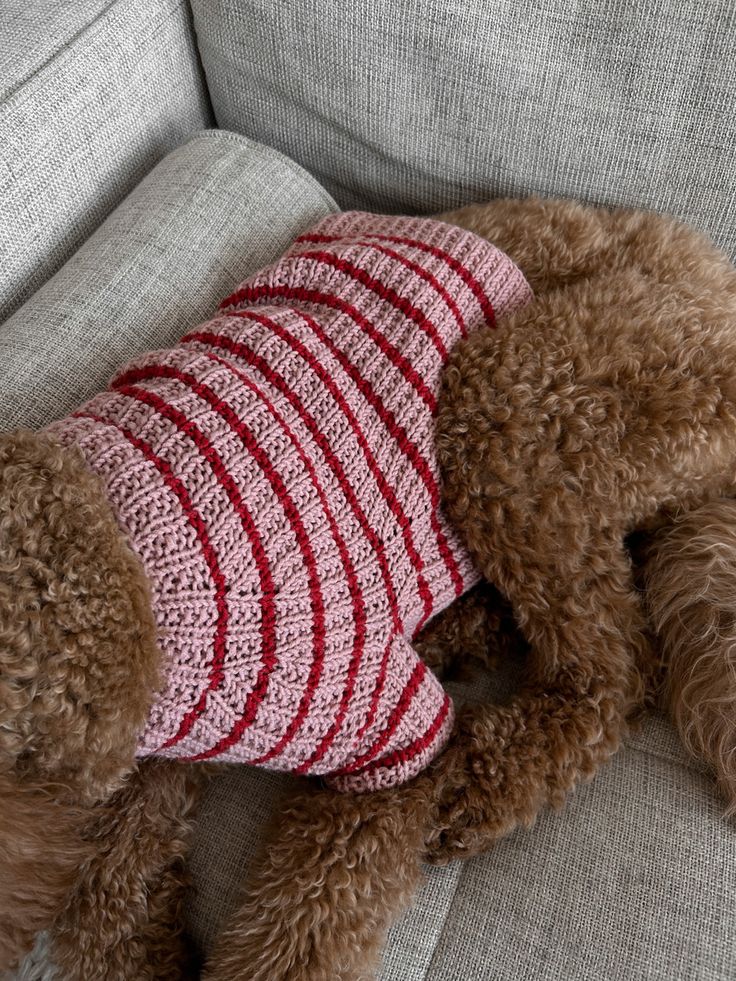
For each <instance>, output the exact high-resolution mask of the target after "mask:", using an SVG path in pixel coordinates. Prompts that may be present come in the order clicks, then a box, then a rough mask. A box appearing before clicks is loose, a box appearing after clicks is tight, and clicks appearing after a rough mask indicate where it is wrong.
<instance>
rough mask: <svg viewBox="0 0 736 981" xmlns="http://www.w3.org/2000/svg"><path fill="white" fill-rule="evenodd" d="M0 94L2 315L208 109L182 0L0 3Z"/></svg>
mask: <svg viewBox="0 0 736 981" xmlns="http://www.w3.org/2000/svg"><path fill="white" fill-rule="evenodd" d="M0 93H2V96H0V147H2V150H0V164H1V165H0V214H2V222H0V321H2V320H4V319H5V318H7V317H8V316H10V314H11V313H12V312H13V311H14V310H16V309H17V308H18V307H19V306H20V305H21V303H22V302H23V301H24V300H25V299H27V298H28V297H29V296H31V295H32V294H33V293H34V292H35V291H36V290H37V289H38V288H39V287H40V286H41V285H42V284H43V283H44V282H45V281H46V280H47V279H48V278H49V276H51V275H52V274H53V273H54V272H55V271H56V270H57V269H58V268H59V267H60V266H61V265H62V263H63V262H65V261H66V259H67V258H68V257H69V256H70V255H71V254H72V253H73V252H74V250H75V249H76V248H77V247H78V246H79V245H81V244H82V242H84V241H85V239H86V238H87V237H88V235H89V234H90V233H91V232H92V231H94V229H95V228H97V227H98V226H99V224H100V223H101V221H102V220H103V219H104V218H105V217H106V215H108V214H109V213H110V211H112V209H113V208H114V207H115V206H116V205H117V204H118V203H119V202H120V201H121V200H122V199H123V197H124V196H125V195H126V194H127V193H128V192H129V191H130V190H132V188H133V187H135V185H136V184H137V183H138V181H139V180H140V179H141V178H142V177H143V176H144V174H146V173H148V171H149V170H150V169H151V168H152V167H153V166H154V164H155V163H156V162H157V161H158V160H160V159H161V158H162V157H163V156H164V155H165V154H166V153H167V152H168V151H169V150H171V149H173V148H174V147H175V146H177V145H179V144H180V143H181V142H182V141H183V140H184V139H186V138H187V137H188V136H189V135H191V134H192V133H194V132H195V131H197V130H200V129H202V128H203V127H206V126H209V125H211V121H212V119H211V110H210V105H209V100H208V96H207V92H206V86H205V84H204V81H203V78H202V73H201V69H200V66H199V61H198V57H197V51H196V46H195V43H194V37H193V33H192V27H191V13H190V10H189V6H188V3H187V2H186V0H114V2H110V0H108V2H106V3H103V2H101V0H100V2H95V0H84V2H82V3H59V2H58V0H34V2H33V3H27V2H25V0H23V2H22V0H10V2H9V3H6V2H4V3H3V6H2V14H0Z"/></svg>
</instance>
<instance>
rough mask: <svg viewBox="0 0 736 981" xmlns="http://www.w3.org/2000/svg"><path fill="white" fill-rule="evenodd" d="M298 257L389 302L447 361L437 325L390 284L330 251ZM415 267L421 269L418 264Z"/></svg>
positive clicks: (305, 253) (300, 254)
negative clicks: (347, 279)
mask: <svg viewBox="0 0 736 981" xmlns="http://www.w3.org/2000/svg"><path fill="white" fill-rule="evenodd" d="M299 258H300V259H311V260H312V261H313V262H318V263H320V264H322V265H326V266H332V268H333V269H338V270H339V271H340V272H341V273H345V275H346V276H350V278H351V279H354V280H356V281H357V282H358V283H360V284H361V285H362V286H365V288H366V289H368V290H370V291H371V293H375V294H376V296H378V297H379V298H380V299H381V300H383V301H384V302H386V303H389V304H390V305H391V306H392V307H393V308H394V309H395V310H398V311H399V313H402V314H403V315H404V316H405V317H406V318H407V320H411V322H412V323H414V324H416V325H417V327H419V329H420V330H422V331H423V332H424V333H425V334H426V335H427V337H428V338H429V339H430V340H431V341H432V343H433V344H434V346H435V348H436V349H437V352H438V353H439V355H440V357H441V358H442V361H443V362H445V361H447V348H446V347H445V343H444V341H443V340H442V337H441V336H440V333H439V331H438V330H437V327H436V326H435V325H434V324H433V323H432V321H431V320H430V319H429V317H427V316H426V314H423V313H422V311H421V310H419V309H418V308H417V307H415V306H414V304H413V303H410V302H409V300H407V299H406V297H404V296H400V295H399V294H398V293H397V292H396V290H394V289H391V287H390V286H386V285H385V284H384V283H382V282H381V281H380V280H378V279H375V278H374V277H373V276H371V275H370V274H369V273H367V272H366V271H365V269H361V268H360V266H356V265H354V264H353V263H352V262H348V261H347V260H346V259H341V258H339V256H336V255H333V254H332V253H331V252H300V253H299ZM417 268H419V269H421V267H420V266H418V267H417Z"/></svg>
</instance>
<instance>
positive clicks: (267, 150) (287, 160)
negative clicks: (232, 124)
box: [184, 127, 341, 213]
mask: <svg viewBox="0 0 736 981" xmlns="http://www.w3.org/2000/svg"><path fill="white" fill-rule="evenodd" d="M199 140H227V141H229V142H231V143H234V144H236V145H237V146H239V147H241V148H249V149H253V150H258V151H260V152H262V153H263V155H264V156H265V157H268V158H270V159H271V160H274V161H276V162H278V163H281V164H285V165H286V167H287V169H288V170H290V171H291V172H292V173H293V174H295V175H296V176H297V177H301V178H307V180H308V181H309V182H310V183H311V184H313V185H314V186H315V188H316V189H317V191H318V192H319V195H320V197H321V199H322V200H323V201H324V202H325V203H326V204H328V205H329V207H330V208H331V209H332V210H333V211H334V212H335V213H336V212H339V211H340V210H341V209H340V206H339V205H338V203H337V201H335V199H334V198H333V197H332V195H331V194H330V192H329V191H328V190H327V189H326V188H325V187H324V186H323V185H322V184H320V182H319V181H318V180H317V178H316V177H315V176H314V174H312V173H310V172H309V171H308V170H306V169H305V168H304V167H302V166H301V164H298V163H297V162H296V161H295V160H292V159H291V157H288V156H287V155H286V154H285V153H282V152H281V151H280V150H277V149H276V148H275V147H272V146H268V145H267V144H266V143H259V142H258V141H257V140H253V139H251V138H250V137H249V136H245V135H244V134H243V133H234V132H233V131H232V130H228V129H218V128H217V127H213V128H212V129H203V130H200V131H199V132H198V133H194V134H193V135H192V136H191V137H190V139H188V140H187V141H186V143H185V144H184V145H185V146H186V145H189V144H191V143H196V142H197V141H199Z"/></svg>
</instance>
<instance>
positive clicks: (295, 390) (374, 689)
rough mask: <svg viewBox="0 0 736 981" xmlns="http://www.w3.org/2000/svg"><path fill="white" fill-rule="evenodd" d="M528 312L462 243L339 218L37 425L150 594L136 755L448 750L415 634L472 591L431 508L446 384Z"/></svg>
mask: <svg viewBox="0 0 736 981" xmlns="http://www.w3.org/2000/svg"><path fill="white" fill-rule="evenodd" d="M529 298H530V290H529V287H528V285H527V283H526V281H525V280H524V278H523V276H522V274H521V273H520V271H519V270H518V269H517V268H516V267H515V266H514V265H513V263H512V262H511V261H510V260H509V259H508V257H506V256H505V255H503V254H502V253H501V252H499V251H498V250H497V249H495V248H494V247H493V246H492V245H490V244H489V243H488V242H486V241H484V240H482V239H480V238H478V237H476V236H475V235H473V234H471V233H468V232H466V231H464V230H462V229H459V228H455V227H453V226H450V225H446V224H443V223H441V222H437V221H433V220H429V219H413V218H395V217H381V216H376V215H370V214H363V213H358V212H353V213H350V212H349V213H344V214H338V215H331V216H329V217H328V218H325V219H324V220H323V221H322V222H320V223H319V224H318V225H317V226H316V227H315V228H314V229H313V230H312V231H311V232H310V233H308V234H307V235H304V236H302V237H301V238H300V239H298V240H297V242H296V243H295V244H294V245H293V246H292V248H291V249H290V250H289V251H288V252H287V253H286V254H285V256H284V257H283V258H282V259H280V260H279V261H278V262H276V263H274V265H272V266H270V267H268V268H267V269H265V270H263V271H261V272H259V273H258V274H256V275H255V276H253V277H251V278H250V279H248V280H246V282H244V283H243V284H242V285H241V287H240V288H239V289H237V290H236V291H235V293H233V295H232V296H230V297H228V298H227V299H226V300H225V301H224V302H223V304H222V305H221V309H220V312H219V313H218V314H217V316H216V317H215V318H214V319H213V320H211V321H209V322H208V323H206V324H204V325H202V326H200V327H198V328H197V329H196V330H194V331H192V332H191V333H190V334H188V335H187V336H186V337H184V338H183V339H182V341H181V342H180V343H179V344H177V345H176V346H175V347H173V348H171V349H169V350H166V351H156V352H152V353H149V354H145V355H143V356H141V357H138V358H136V359H135V360H134V361H133V362H132V363H130V364H129V365H128V366H127V367H126V368H125V369H123V370H122V371H121V372H120V373H119V374H118V375H117V376H116V377H115V379H114V380H113V382H112V383H111V387H110V390H109V391H107V392H105V393H103V394H101V395H99V396H97V397H95V398H94V399H92V400H91V401H90V402H88V403H87V404H86V405H85V406H84V407H83V408H82V409H81V410H79V412H77V413H75V414H74V415H73V416H72V417H70V418H67V419H65V420H63V421H61V422H58V423H54V424H53V425H52V426H50V427H49V431H50V432H52V433H53V434H54V435H55V436H56V437H57V438H58V439H60V440H61V441H62V442H64V443H66V444H71V443H74V444H76V445H77V446H78V447H79V448H80V449H81V451H82V454H83V455H84V457H85V459H86V461H87V463H88V465H89V466H90V467H91V468H92V469H93V470H94V471H95V472H96V473H97V474H98V475H99V476H100V478H101V479H102V482H103V484H104V486H105V488H106V492H107V494H108V496H109V499H110V501H111V504H112V506H113V509H114V511H115V513H116V515H117V518H118V520H119V522H120V525H121V528H122V530H123V531H124V533H125V535H126V536H127V538H128V541H129V543H130V545H131V547H132V548H133V549H134V550H135V552H136V553H137V555H138V556H139V558H140V560H141V562H142V564H143V567H144V569H145V572H146V574H147V576H148V578H149V581H150V583H151V588H152V596H153V605H154V614H155V616H156V621H157V625H158V629H159V643H160V646H161V648H162V651H163V653H164V656H165V665H166V678H165V685H164V688H163V690H162V691H161V692H160V693H159V694H158V696H157V698H156V701H155V705H154V707H153V710H152V713H151V716H150V719H149V721H148V725H147V727H146V729H145V731H144V733H143V734H142V736H141V740H140V746H139V753H140V755H141V756H144V755H150V754H158V755H163V756H169V757H178V758H182V759H188V760H209V759H220V760H232V761H241V762H248V763H252V764H256V765H261V766H268V767H270V768H273V769H279V770H291V771H294V772H297V773H302V774H322V775H326V776H327V777H328V779H329V782H330V784H331V785H332V786H334V787H336V788H338V789H342V790H347V789H355V790H368V789H375V788H379V787H387V786H392V785H394V784H397V783H400V782H402V781H404V780H407V779H408V778H410V777H412V776H414V775H415V774H416V773H418V772H419V771H420V770H421V769H422V768H423V767H424V766H426V764H427V763H428V762H429V761H430V760H431V759H432V758H433V757H434V756H435V755H436V754H437V753H438V752H439V750H440V749H441V748H442V746H443V745H444V743H445V741H446V740H447V737H448V735H449V732H450V729H451V726H452V718H453V714H452V705H451V702H450V699H449V697H448V696H447V695H446V694H445V692H444V691H443V689H442V687H441V686H440V684H439V682H438V681H437V679H436V678H435V677H434V676H433V675H432V674H431V672H429V671H428V670H427V669H426V668H425V666H424V664H423V663H422V662H421V661H420V660H419V659H418V657H417V656H416V654H415V652H414V650H413V648H412V646H411V641H412V639H413V638H414V637H415V636H416V634H417V632H418V631H419V630H420V629H421V628H422V626H423V625H424V624H425V623H426V622H427V621H428V620H429V619H430V618H431V617H432V616H434V615H435V614H436V613H438V612H439V611H440V610H442V609H443V608H444V607H446V606H447V605H448V604H449V603H450V602H451V601H452V600H453V599H454V598H455V597H456V596H458V595H460V594H461V593H462V592H463V590H465V589H467V588H469V587H470V586H471V585H472V584H473V583H474V582H475V581H476V576H475V573H474V571H473V569H472V567H471V564H470V561H469V559H468V557H467V555H466V554H465V553H464V551H463V550H462V548H461V547H460V545H459V542H458V540H457V538H456V537H455V535H454V533H453V532H452V530H451V529H450V528H449V526H448V525H447V524H446V522H445V520H444V518H443V516H442V513H441V510H440V499H439V488H438V475H437V470H436V465H435V461H434V454H433V413H434V411H435V407H436V399H437V394H438V389H439V379H440V372H441V369H442V367H443V365H444V363H445V361H446V359H447V355H448V352H449V350H450V349H451V347H452V345H453V344H454V343H455V341H457V340H458V339H459V338H461V337H463V336H465V335H467V334H468V333H469V332H470V331H473V330H476V329H478V328H481V327H484V326H485V327H492V326H493V324H494V321H495V317H496V316H497V315H499V314H504V313H508V312H509V311H510V310H512V309H514V308H515V307H517V306H519V305H520V304H522V303H524V302H526V301H527V300H528V299H529Z"/></svg>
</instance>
